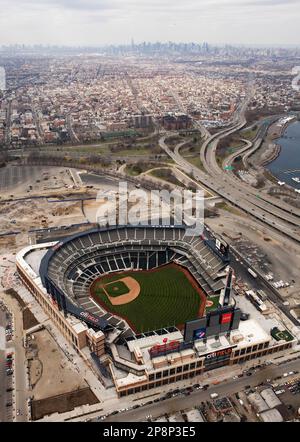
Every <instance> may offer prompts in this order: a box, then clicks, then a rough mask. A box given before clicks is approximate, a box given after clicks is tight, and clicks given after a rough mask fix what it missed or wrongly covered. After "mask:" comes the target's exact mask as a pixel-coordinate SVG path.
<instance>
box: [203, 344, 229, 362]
mask: <svg viewBox="0 0 300 442" xmlns="http://www.w3.org/2000/svg"><path fill="white" fill-rule="evenodd" d="M232 349H233V347H230V348H225V349H223V350H218V351H214V352H212V353H209V354H207V355H206V356H205V362H206V361H209V362H216V361H218V360H221V359H224V360H225V359H229V358H230V355H231V353H232Z"/></svg>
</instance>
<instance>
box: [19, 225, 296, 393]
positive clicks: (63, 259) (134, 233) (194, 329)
mask: <svg viewBox="0 0 300 442" xmlns="http://www.w3.org/2000/svg"><path fill="white" fill-rule="evenodd" d="M213 243H214V244H216V247H214V246H213ZM224 250H225V254H224ZM16 263H17V270H18V274H19V277H20V279H21V280H22V282H23V284H24V286H25V287H26V288H27V289H28V291H29V292H30V293H31V295H32V296H33V297H34V298H35V300H36V301H37V302H38V303H39V304H40V306H41V307H42V308H43V309H44V311H45V312H46V314H47V315H48V316H49V317H50V318H51V319H52V321H53V323H54V324H55V326H56V327H57V328H58V329H59V331H60V332H61V334H62V335H63V336H64V338H65V339H66V340H68V341H69V342H70V343H71V344H72V346H73V348H74V349H75V350H76V351H77V352H78V354H79V355H80V356H81V357H82V359H83V360H84V361H85V363H86V364H87V365H88V366H89V367H90V368H92V369H93V370H94V373H95V374H96V375H97V377H98V378H99V380H100V381H101V383H102V384H104V385H106V386H107V387H109V386H111V385H112V384H113V385H114V386H115V388H116V392H117V394H118V395H119V396H120V397H122V396H126V395H129V394H135V393H139V392H142V391H145V390H148V389H152V388H160V387H161V386H162V385H166V384H171V383H173V382H177V381H180V380H185V379H190V378H193V377H195V376H199V375H201V374H202V373H203V372H205V371H207V370H212V369H215V368H218V367H223V366H225V365H232V364H240V363H242V362H244V361H245V360H249V358H251V359H253V358H259V357H262V356H265V355H266V354H269V353H273V352H274V351H276V352H277V351H282V350H286V349H287V348H292V347H293V346H294V345H295V343H296V340H295V339H294V338H293V337H292V336H291V340H284V341H282V339H281V338H282V337H281V336H279V337H278V339H281V340H276V339H272V336H271V335H270V333H267V332H266V330H265V329H264V328H263V327H261V326H260V325H259V324H258V323H257V321H255V320H253V319H248V320H244V321H241V314H242V312H241V310H240V308H238V307H237V306H236V304H235V299H233V298H232V297H231V289H232V281H233V277H234V275H233V270H232V269H231V268H230V267H228V247H226V243H225V242H224V241H222V240H221V241H220V240H219V239H217V238H215V239H214V241H212V242H210V239H209V238H208V236H207V235H205V236H203V235H201V236H199V235H197V236H189V235H188V234H187V230H186V228H185V226H172V225H169V226H115V227H106V228H100V227H99V228H95V229H92V230H89V231H84V232H81V233H78V234H76V235H73V236H69V237H67V238H65V239H63V240H61V239H60V240H56V241H52V242H48V243H40V244H32V245H30V246H28V247H26V248H25V249H23V250H21V251H20V252H19V253H18V255H17V257H16ZM274 333H275V332H274ZM277 335H278V333H277V334H276V337H277Z"/></svg>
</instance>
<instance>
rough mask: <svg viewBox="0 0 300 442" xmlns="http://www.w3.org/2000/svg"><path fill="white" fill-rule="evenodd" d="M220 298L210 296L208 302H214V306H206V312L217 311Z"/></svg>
mask: <svg viewBox="0 0 300 442" xmlns="http://www.w3.org/2000/svg"><path fill="white" fill-rule="evenodd" d="M219 298H220V296H219V295H216V296H210V297H209V298H207V301H208V302H209V301H210V302H212V305H206V307H205V310H206V312H210V311H212V310H216V308H217V307H218V305H219ZM210 302H209V304H210Z"/></svg>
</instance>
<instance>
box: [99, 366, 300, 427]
mask: <svg viewBox="0 0 300 442" xmlns="http://www.w3.org/2000/svg"><path fill="white" fill-rule="evenodd" d="M297 369H299V360H296V361H292V362H288V363H285V364H282V365H280V366H275V365H271V366H268V367H267V368H265V369H263V370H259V371H257V372H256V373H255V374H253V375H252V376H249V377H248V376H244V377H243V378H239V379H237V380H234V381H233V380H229V381H227V382H226V381H224V382H222V383H221V384H219V385H214V386H211V387H210V388H208V390H207V391H203V390H198V391H194V392H193V393H191V394H190V395H189V396H184V395H180V396H176V397H174V398H171V399H166V400H164V401H161V402H158V403H154V404H151V405H147V406H144V407H140V408H138V409H133V410H129V411H126V412H123V413H119V414H116V415H113V416H110V417H108V418H107V419H105V420H104V422H139V421H143V420H146V417H147V416H149V415H151V416H152V417H153V418H154V419H155V418H157V417H159V416H161V415H163V414H172V413H175V412H177V411H180V410H185V409H188V408H193V407H196V406H199V405H201V402H204V401H208V400H211V398H210V394H211V393H218V395H219V397H222V396H227V395H232V394H234V393H238V392H240V391H242V390H243V389H245V387H246V386H248V385H249V386H250V387H255V386H256V385H259V384H260V383H261V382H265V381H266V379H274V378H275V377H277V376H280V375H282V374H283V373H284V372H286V371H289V370H297ZM149 400H150V399H149Z"/></svg>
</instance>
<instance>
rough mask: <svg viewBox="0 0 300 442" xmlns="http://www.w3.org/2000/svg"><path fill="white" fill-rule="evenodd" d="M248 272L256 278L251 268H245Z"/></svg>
mask: <svg viewBox="0 0 300 442" xmlns="http://www.w3.org/2000/svg"><path fill="white" fill-rule="evenodd" d="M247 270H248V273H250V275H251V276H253V278H257V274H256V273H255V272H254V271H253V270H252V269H250V268H249V269H247Z"/></svg>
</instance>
